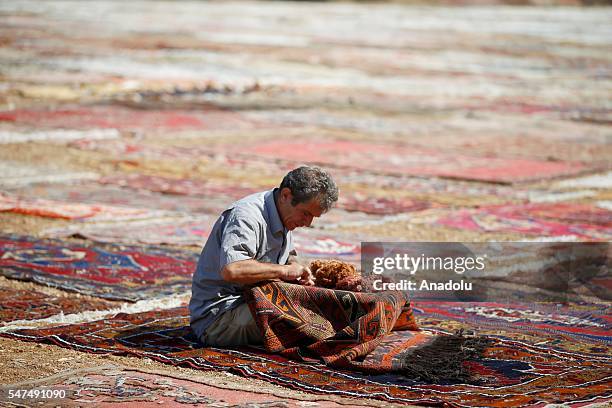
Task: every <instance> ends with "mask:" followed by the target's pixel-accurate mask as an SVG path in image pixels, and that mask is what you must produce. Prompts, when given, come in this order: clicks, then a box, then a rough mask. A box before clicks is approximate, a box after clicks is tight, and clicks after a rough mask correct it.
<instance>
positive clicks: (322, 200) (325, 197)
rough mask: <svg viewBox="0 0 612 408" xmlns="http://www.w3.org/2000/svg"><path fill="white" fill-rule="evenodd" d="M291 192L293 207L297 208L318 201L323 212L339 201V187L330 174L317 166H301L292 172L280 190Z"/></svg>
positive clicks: (282, 183)
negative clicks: (312, 200)
mask: <svg viewBox="0 0 612 408" xmlns="http://www.w3.org/2000/svg"><path fill="white" fill-rule="evenodd" d="M285 187H287V188H288V189H289V190H291V194H292V195H293V199H292V200H291V205H293V206H296V205H298V204H300V203H305V202H308V201H310V200H311V199H313V198H314V199H316V200H317V201H318V202H319V205H320V206H321V209H322V210H323V212H327V211H329V209H330V208H331V207H332V206H333V205H334V203H335V202H336V201H338V187H336V183H335V182H334V180H332V178H331V176H330V175H329V173H327V172H326V171H325V170H323V169H321V168H320V167H316V166H301V167H298V168H297V169H293V170H291V171H290V172H289V173H287V175H286V176H285V178H283V181H282V182H281V184H280V188H281V189H283V188H285Z"/></svg>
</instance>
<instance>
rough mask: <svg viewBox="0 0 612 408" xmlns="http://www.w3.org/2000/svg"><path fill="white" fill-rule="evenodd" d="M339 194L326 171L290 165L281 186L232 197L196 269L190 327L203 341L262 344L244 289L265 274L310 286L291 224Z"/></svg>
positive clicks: (306, 221) (306, 220) (304, 221)
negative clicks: (297, 250) (245, 299)
mask: <svg viewBox="0 0 612 408" xmlns="http://www.w3.org/2000/svg"><path fill="white" fill-rule="evenodd" d="M337 200H338V188H337V187H336V184H335V183H334V181H333V180H332V178H331V177H330V175H329V174H328V173H327V172H325V171H324V170H322V169H320V168H318V167H309V166H302V167H299V168H297V169H294V170H291V171H290V172H289V173H287V175H286V176H285V177H284V178H283V181H282V182H281V184H280V187H278V188H275V189H274V190H270V191H264V192H261V193H256V194H252V195H250V196H248V197H245V198H243V199H241V200H239V201H236V202H235V203H233V204H232V205H231V206H230V207H229V208H228V209H226V210H225V211H224V212H223V213H222V214H221V216H220V217H219V219H218V220H217V222H216V223H215V225H214V227H213V229H212V231H211V233H210V236H209V237H208V240H207V241H206V245H204V249H203V250H202V253H201V254H200V259H199V261H198V266H197V269H196V271H195V273H194V275H193V283H192V287H191V301H190V302H189V312H190V315H191V328H192V329H193V331H194V333H195V334H196V335H197V336H198V338H199V339H200V340H201V341H202V343H204V345H206V346H219V347H223V346H238V345H245V344H259V343H261V342H262V336H261V334H260V332H259V329H258V328H257V325H256V324H255V320H254V319H253V317H252V315H251V312H250V310H249V308H248V306H247V304H246V303H245V301H244V297H243V294H242V293H243V290H244V287H245V286H247V285H253V284H256V283H258V282H261V281H267V280H283V281H287V282H294V283H300V284H303V285H313V284H314V282H313V277H312V274H311V272H310V270H309V269H308V267H306V266H303V265H301V264H300V263H298V261H297V254H296V252H295V249H294V246H293V237H292V234H291V231H293V230H294V229H295V228H298V227H308V226H310V224H311V223H312V220H313V219H314V218H315V217H320V216H321V215H322V214H323V213H325V212H327V211H328V210H329V209H330V208H331V207H332V205H333V204H334V203H335V202H336V201H337Z"/></svg>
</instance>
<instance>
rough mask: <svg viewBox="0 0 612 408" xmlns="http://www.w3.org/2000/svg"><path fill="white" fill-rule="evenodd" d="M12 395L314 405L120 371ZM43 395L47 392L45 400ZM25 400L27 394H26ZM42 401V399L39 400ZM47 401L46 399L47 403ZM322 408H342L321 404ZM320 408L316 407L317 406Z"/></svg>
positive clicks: (75, 403)
mask: <svg viewBox="0 0 612 408" xmlns="http://www.w3.org/2000/svg"><path fill="white" fill-rule="evenodd" d="M9 390H13V393H14V392H15V390H26V392H27V391H29V390H38V393H34V397H31V396H27V394H25V393H24V394H25V395H26V396H25V397H24V398H12V400H13V402H16V403H23V404H33V405H36V406H42V407H56V406H60V405H61V406H62V407H82V406H84V405H86V406H95V407H116V406H118V404H121V405H123V404H139V405H140V406H143V405H144V406H152V405H153V404H155V406H170V407H176V406H192V407H193V406H196V405H197V406H205V407H231V408H254V407H260V408H265V407H269V408H292V407H295V408H297V407H304V406H308V405H309V403H308V402H303V401H300V400H299V399H288V398H283V397H279V396H276V395H270V394H268V393H266V391H269V390H252V391H251V390H249V391H247V390H241V389H231V388H225V387H219V386H218V383H217V384H215V381H214V380H211V379H206V380H203V379H198V378H188V377H187V376H185V375H179V374H174V375H172V374H164V373H161V372H157V371H154V370H143V369H136V368H129V367H122V366H116V365H111V364H108V365H102V366H98V367H95V368H84V369H77V370H68V371H62V372H60V373H58V374H54V375H52V376H49V377H45V378H41V379H36V380H29V381H24V382H21V383H17V384H8V385H6V386H1V387H0V398H2V397H3V396H6V395H7V394H8V391H9ZM42 390H46V391H45V394H42ZM20 395H23V394H20ZM36 395H39V398H36V397H35V396H36ZM41 395H45V396H46V398H45V397H41ZM311 404H312V405H313V406H317V407H342V406H343V405H341V404H339V403H336V402H333V401H324V400H320V399H319V400H317V401H316V403H315V402H312V403H311ZM315 404H316V405H315Z"/></svg>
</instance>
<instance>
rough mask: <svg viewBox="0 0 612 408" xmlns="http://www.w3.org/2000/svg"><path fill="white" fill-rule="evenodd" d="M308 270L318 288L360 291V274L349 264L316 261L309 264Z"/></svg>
mask: <svg viewBox="0 0 612 408" xmlns="http://www.w3.org/2000/svg"><path fill="white" fill-rule="evenodd" d="M310 270H311V272H312V274H313V275H314V277H315V285H317V286H319V287H322V288H330V289H342V290H352V291H356V292H359V291H361V290H362V287H361V274H360V273H359V272H357V270H356V269H355V266H354V265H352V264H350V263H346V262H342V261H337V260H329V261H322V260H316V261H312V262H311V263H310Z"/></svg>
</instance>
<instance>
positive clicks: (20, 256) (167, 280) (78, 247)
mask: <svg viewBox="0 0 612 408" xmlns="http://www.w3.org/2000/svg"><path fill="white" fill-rule="evenodd" d="M197 257H198V254H197V253H194V252H188V251H180V250H176V249H170V248H164V247H159V246H126V245H110V244H108V245H105V244H95V245H92V244H88V243H85V242H84V243H82V244H80V243H75V242H74V241H72V242H65V241H61V240H41V239H38V238H33V237H26V236H19V235H0V274H1V275H4V276H6V277H7V278H12V279H19V280H26V281H34V282H37V283H40V284H43V285H47V286H52V287H59V288H62V289H66V290H70V291H74V292H79V293H84V294H87V295H93V296H98V297H102V298H106V299H116V300H129V301H137V300H140V299H152V298H155V297H161V296H165V295H171V294H178V293H185V292H188V291H189V289H190V287H191V276H192V275H193V271H194V270H195V265H196V261H197Z"/></svg>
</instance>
